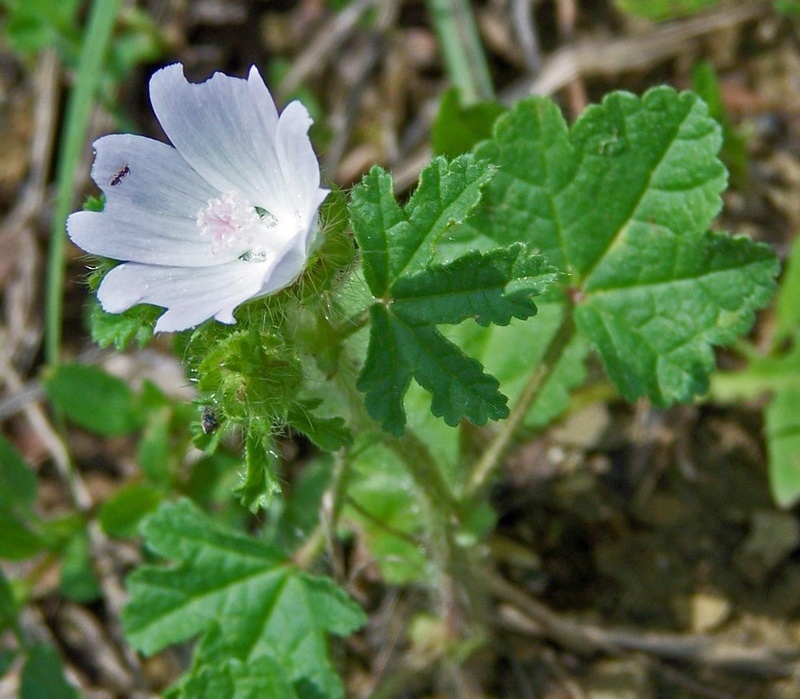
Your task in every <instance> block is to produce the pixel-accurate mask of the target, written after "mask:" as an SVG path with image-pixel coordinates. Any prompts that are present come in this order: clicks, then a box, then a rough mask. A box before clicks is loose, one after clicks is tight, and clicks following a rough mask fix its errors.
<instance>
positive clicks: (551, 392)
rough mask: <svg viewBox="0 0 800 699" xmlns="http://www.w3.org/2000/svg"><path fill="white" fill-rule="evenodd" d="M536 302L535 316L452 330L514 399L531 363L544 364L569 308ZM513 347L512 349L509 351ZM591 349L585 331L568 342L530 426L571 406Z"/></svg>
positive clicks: (531, 414) (530, 415)
mask: <svg viewBox="0 0 800 699" xmlns="http://www.w3.org/2000/svg"><path fill="white" fill-rule="evenodd" d="M537 306H538V307H539V313H538V314H537V315H536V319H535V320H534V321H533V322H530V321H525V322H520V321H512V322H511V323H510V324H509V325H507V326H505V327H490V328H482V327H480V326H477V325H474V324H471V323H464V324H463V325H460V326H458V327H457V328H454V329H453V331H452V333H451V334H450V336H451V337H452V338H453V339H454V340H455V341H456V343H457V344H458V345H459V347H463V348H464V351H466V352H469V354H470V355H472V356H473V357H475V358H476V359H478V360H479V361H480V362H481V363H482V364H483V365H484V366H485V367H486V370H487V371H488V372H489V373H490V374H491V375H492V376H495V377H497V379H498V380H499V381H500V385H501V386H502V387H503V391H505V392H506V393H507V394H508V396H509V398H510V399H511V400H512V402H513V401H514V400H516V398H517V396H519V394H520V392H521V391H522V388H523V386H524V385H525V382H526V381H527V380H528V377H529V376H530V373H531V368H532V367H536V366H539V365H540V364H541V362H542V360H543V358H544V353H545V350H546V349H547V341H549V339H550V338H552V337H553V335H554V334H555V333H556V331H557V330H558V327H559V325H560V324H561V322H562V320H563V319H564V315H565V312H566V311H565V308H564V304H563V303H560V302H555V301H553V300H542V301H539V302H538V303H537ZM511 347H513V348H514V350H513V351H509V348H511ZM587 352H588V343H587V342H586V340H585V339H584V338H583V337H581V336H580V335H577V336H575V337H574V338H573V339H572V341H571V342H570V343H569V344H568V345H567V347H566V349H565V350H564V352H563V354H562V355H561V357H560V358H559V360H558V362H557V364H556V365H555V367H553V370H552V371H551V372H550V374H549V376H548V377H547V379H546V381H545V383H544V385H543V387H542V390H541V391H540V392H539V395H538V397H537V398H536V400H535V401H534V403H533V405H531V407H530V409H529V410H528V413H527V415H526V418H525V424H526V425H527V426H528V427H544V426H545V425H547V424H549V423H550V422H551V421H552V420H554V419H556V418H557V417H559V416H560V415H561V414H562V413H563V412H564V411H565V410H566V409H567V408H568V407H569V403H570V394H569V390H570V389H572V388H575V387H576V386H579V385H581V384H582V383H583V382H584V381H585V379H586V368H585V365H584V363H585V359H586V354H587Z"/></svg>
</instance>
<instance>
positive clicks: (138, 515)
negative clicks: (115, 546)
mask: <svg viewBox="0 0 800 699" xmlns="http://www.w3.org/2000/svg"><path fill="white" fill-rule="evenodd" d="M162 500H164V493H163V492H162V491H161V490H160V489H159V488H157V487H155V486H153V485H149V484H148V483H130V484H128V485H125V486H123V487H122V488H120V489H119V490H118V491H117V492H116V493H114V494H113V495H112V496H111V497H110V498H108V500H106V501H105V502H104V503H103V504H102V505H101V506H100V510H99V512H98V518H99V520H100V525H101V526H102V527H103V530H104V531H105V532H106V534H108V535H109V536H116V537H121V538H127V537H134V536H137V534H138V529H139V523H140V522H141V521H142V519H143V518H144V517H145V515H147V514H149V513H150V512H152V511H153V510H155V509H156V508H157V507H158V505H159V504H160V503H161V501H162Z"/></svg>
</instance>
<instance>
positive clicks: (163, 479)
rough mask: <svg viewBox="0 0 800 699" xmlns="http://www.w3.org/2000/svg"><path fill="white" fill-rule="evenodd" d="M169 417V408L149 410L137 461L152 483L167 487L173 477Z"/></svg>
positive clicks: (170, 415)
mask: <svg viewBox="0 0 800 699" xmlns="http://www.w3.org/2000/svg"><path fill="white" fill-rule="evenodd" d="M171 417H172V410H171V408H170V407H167V406H163V407H160V408H155V407H154V408H151V409H149V410H148V411H147V417H146V421H145V426H144V429H143V430H142V436H141V439H140V440H139V446H138V459H137V461H138V462H139V467H140V468H141V469H142V472H143V473H145V474H146V475H147V477H148V478H149V479H150V480H151V481H152V482H153V483H159V484H162V485H168V484H169V483H170V482H171V480H172V475H173V474H172V449H171V447H172V442H171V436H172V432H171V429H170V428H171V424H170V418H171Z"/></svg>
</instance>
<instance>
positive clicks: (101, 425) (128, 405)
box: [44, 364, 141, 437]
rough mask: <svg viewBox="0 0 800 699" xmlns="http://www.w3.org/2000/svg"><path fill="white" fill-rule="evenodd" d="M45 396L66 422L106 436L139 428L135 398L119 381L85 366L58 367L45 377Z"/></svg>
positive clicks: (139, 419)
mask: <svg viewBox="0 0 800 699" xmlns="http://www.w3.org/2000/svg"><path fill="white" fill-rule="evenodd" d="M44 389H45V392H46V393H47V397H48V398H49V399H50V400H51V401H52V402H53V404H54V405H55V406H56V407H57V408H58V409H59V410H60V411H61V412H62V413H63V414H64V416H66V418H67V419H69V420H71V421H72V422H74V423H75V424H76V425H79V426H80V427H83V428H84V429H87V430H89V431H90V432H94V433H95V434H99V435H102V436H105V437H114V436H118V435H123V434H129V433H131V432H133V431H134V430H136V429H137V428H139V427H140V426H141V415H140V414H139V411H138V409H137V401H136V395H135V394H134V393H133V391H132V390H131V389H130V388H129V387H128V385H127V384H126V383H125V382H124V381H123V380H122V379H118V378H116V377H114V376H111V375H110V374H107V373H106V372H105V371H103V370H102V369H99V368H98V367H94V366H89V365H87V364H61V365H59V366H57V367H54V368H50V369H49V370H48V371H47V372H46V373H45V376H44Z"/></svg>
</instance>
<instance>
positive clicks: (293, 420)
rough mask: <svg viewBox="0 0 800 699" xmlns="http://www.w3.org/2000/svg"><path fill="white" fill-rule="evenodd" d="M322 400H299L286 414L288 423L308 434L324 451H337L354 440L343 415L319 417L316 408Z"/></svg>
mask: <svg viewBox="0 0 800 699" xmlns="http://www.w3.org/2000/svg"><path fill="white" fill-rule="evenodd" d="M320 404H321V401H319V400H313V401H307V402H298V403H296V404H295V405H294V406H292V408H291V409H290V410H289V412H288V413H287V415H286V424H287V425H289V426H290V427H293V428H294V429H296V430H297V431H298V432H301V433H302V434H304V435H306V436H307V437H308V438H309V439H310V440H311V441H312V442H314V444H316V445H317V446H318V447H319V448H320V449H322V450H323V451H336V450H337V449H341V448H342V447H345V446H347V445H348V444H350V443H351V442H352V441H353V435H352V434H351V432H350V430H348V429H347V427H346V426H345V422H344V420H343V419H342V418H341V417H319V416H317V415H315V414H314V412H313V411H314V409H316V408H317V407H319V405H320Z"/></svg>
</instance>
